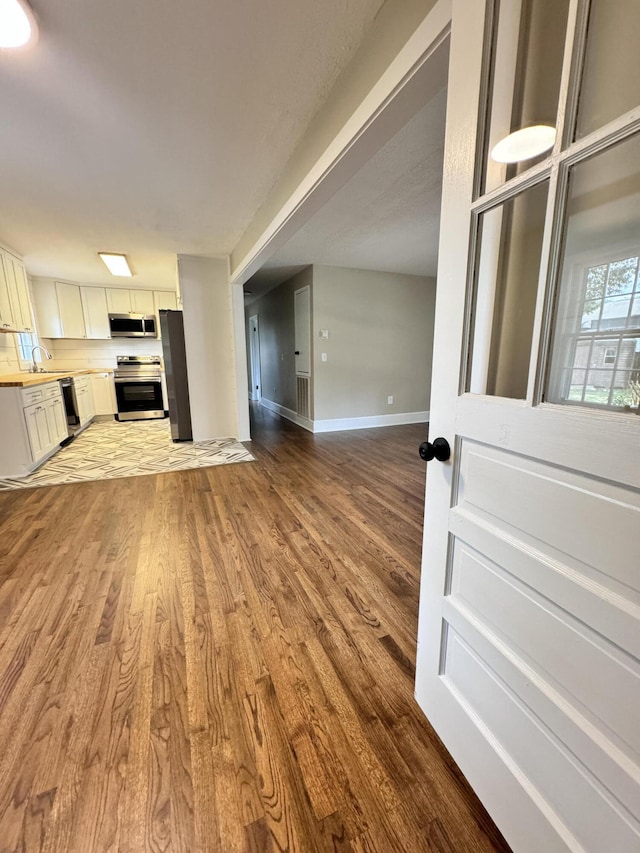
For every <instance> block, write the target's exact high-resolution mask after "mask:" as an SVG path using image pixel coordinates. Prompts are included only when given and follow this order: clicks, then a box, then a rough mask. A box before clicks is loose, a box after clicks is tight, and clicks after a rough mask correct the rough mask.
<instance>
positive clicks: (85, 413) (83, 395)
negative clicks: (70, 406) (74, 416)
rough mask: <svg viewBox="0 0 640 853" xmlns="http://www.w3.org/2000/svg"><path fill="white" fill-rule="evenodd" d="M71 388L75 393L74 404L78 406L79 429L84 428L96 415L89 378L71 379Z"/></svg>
mask: <svg viewBox="0 0 640 853" xmlns="http://www.w3.org/2000/svg"><path fill="white" fill-rule="evenodd" d="M73 387H74V390H75V392H76V404H77V406H78V417H79V418H80V427H81V428H84V427H85V426H87V425H88V424H89V423H90V422H91V421H92V420H93V418H94V417H95V414H96V407H95V405H94V402H93V392H92V390H91V380H90V378H89V376H75V377H74V379H73Z"/></svg>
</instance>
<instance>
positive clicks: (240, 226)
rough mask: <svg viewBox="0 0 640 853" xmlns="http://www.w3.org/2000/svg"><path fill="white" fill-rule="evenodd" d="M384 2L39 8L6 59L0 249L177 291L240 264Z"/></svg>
mask: <svg viewBox="0 0 640 853" xmlns="http://www.w3.org/2000/svg"><path fill="white" fill-rule="evenodd" d="M382 3H383V0H349V2H345V0H322V2H318V0H295V2H291V0H269V2H268V3H265V2H263V0H234V2H229V0H179V2H176V0H135V2H132V0H109V2H104V0H33V2H32V6H33V8H34V11H35V12H36V14H37V16H38V19H39V25H40V41H39V43H38V44H37V45H36V47H35V48H34V49H32V50H30V51H27V52H23V53H22V54H20V53H13V54H12V53H10V52H7V51H4V52H2V53H0V115H1V116H2V135H1V137H0V186H1V187H2V205H1V209H0V240H1V241H2V242H4V243H6V244H8V245H9V246H10V247H12V248H13V249H15V250H16V251H17V252H19V253H20V254H22V255H23V256H24V257H25V260H26V264H27V269H28V271H29V272H30V273H31V274H34V275H51V276H57V277H61V278H66V279H70V280H74V281H81V282H87V283H95V284H109V283H110V281H113V279H111V278H110V276H109V274H108V273H107V272H106V270H105V269H104V268H103V266H102V263H101V262H100V261H99V260H98V258H97V256H96V253H97V252H98V251H113V252H124V253H126V254H127V255H128V256H129V257H130V259H131V263H132V266H133V268H134V270H135V272H136V279H134V281H135V282H136V284H138V285H141V286H145V285H146V286H156V287H172V286H173V284H174V282H175V255H176V254H177V253H187V254H189V253H192V254H207V255H225V254H228V253H229V252H230V251H231V249H232V248H233V247H234V245H235V244H236V242H237V241H238V239H239V237H240V235H241V234H242V233H243V232H244V230H245V229H246V227H247V225H248V224H249V222H250V221H251V220H252V218H253V217H254V215H255V213H256V211H257V210H258V208H259V207H260V205H261V204H262V203H263V202H264V200H265V199H266V197H267V195H268V193H269V190H270V189H271V187H272V186H273V184H274V182H275V181H276V179H277V178H278V176H279V175H280V173H281V172H282V170H283V168H284V166H285V164H286V162H287V160H288V159H289V157H290V156H291V154H292V152H293V150H294V149H295V147H296V145H297V144H298V143H299V142H300V140H301V138H302V136H303V133H304V131H305V129H306V127H307V126H308V124H309V122H310V121H311V119H312V118H313V116H314V114H315V113H316V112H317V110H318V109H319V107H320V106H321V104H322V103H323V101H324V100H325V99H326V97H327V95H328V93H329V91H330V90H331V87H332V86H333V85H334V83H335V82H336V80H337V78H338V75H339V73H340V72H341V70H342V69H343V68H344V67H345V66H346V65H347V64H348V62H349V61H350V60H351V58H352V57H353V55H354V53H355V51H356V49H357V47H358V45H359V44H360V42H361V41H362V38H363V36H364V34H365V33H366V31H367V29H368V28H369V26H370V24H371V22H372V21H373V18H374V17H375V15H376V13H377V11H378V9H379V8H380V6H381V5H382Z"/></svg>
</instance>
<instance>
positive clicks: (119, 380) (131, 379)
mask: <svg viewBox="0 0 640 853" xmlns="http://www.w3.org/2000/svg"><path fill="white" fill-rule="evenodd" d="M114 381H115V383H116V385H118V384H120V383H122V382H159V383H162V377H161V376H116V378H115V380H114Z"/></svg>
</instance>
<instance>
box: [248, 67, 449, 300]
mask: <svg viewBox="0 0 640 853" xmlns="http://www.w3.org/2000/svg"><path fill="white" fill-rule="evenodd" d="M445 86H446V80H445V79H443V80H442V88H441V89H440V91H439V92H438V94H437V95H436V96H435V97H434V98H433V99H432V100H431V101H430V102H429V103H428V104H426V106H424V107H423V108H422V109H421V110H420V112H419V113H418V114H417V115H416V116H415V117H414V118H413V119H411V121H409V122H408V124H407V125H405V127H403V128H402V129H401V130H400V131H399V132H398V133H397V134H396V135H395V136H394V137H393V138H392V139H391V140H390V141H389V142H388V143H387V144H386V145H384V146H383V147H382V148H381V149H380V150H379V151H378V152H377V154H375V155H374V156H373V157H372V158H371V159H370V160H369V162H368V163H367V164H366V165H365V166H363V167H362V168H361V169H360V171H359V172H357V174H356V175H354V177H353V178H352V179H351V180H350V181H349V182H348V183H347V184H345V185H344V186H343V187H342V189H341V190H339V191H338V192H337V193H336V194H335V195H334V196H333V197H332V198H331V200H330V201H329V202H328V203H327V204H326V205H325V206H324V207H323V208H322V209H321V210H320V211H318V213H316V214H315V215H314V216H313V217H312V218H311V219H310V220H309V221H308V222H307V223H306V225H305V226H304V227H303V228H301V229H300V230H299V231H298V233H297V234H296V235H295V237H293V238H292V239H291V240H290V241H289V242H288V243H287V244H286V245H285V246H284V247H283V248H282V249H280V250H279V251H278V252H276V253H275V254H274V256H273V257H272V258H271V259H270V260H269V261H268V262H267V263H266V264H265V265H264V266H263V267H262V269H261V270H260V271H259V272H258V273H256V275H255V276H253V278H251V279H250V280H249V281H248V282H247V285H246V289H247V290H249V291H251V301H254V300H255V299H256V298H257V297H258V296H260V295H261V294H263V293H265V292H266V291H268V290H269V289H271V288H273V287H275V286H276V285H278V284H280V283H281V282H282V281H285V280H286V279H287V278H290V277H291V276H292V275H295V274H296V273H297V272H299V271H300V270H301V269H303V268H304V267H305V266H306V265H308V264H311V263H314V264H326V265H329V266H341V267H351V268H355V269H371V270H384V271H387V272H395V273H404V274H406V275H427V276H435V274H436V268H437V261H438V236H439V231H440V201H441V196H442V168H443V152H444V129H445V117H446V115H445V114H446V88H445Z"/></svg>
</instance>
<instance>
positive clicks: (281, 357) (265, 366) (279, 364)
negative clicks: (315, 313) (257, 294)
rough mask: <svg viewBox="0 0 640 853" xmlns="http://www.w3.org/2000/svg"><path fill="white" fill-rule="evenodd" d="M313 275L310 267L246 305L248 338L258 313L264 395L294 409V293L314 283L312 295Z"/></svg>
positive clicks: (274, 401)
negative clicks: (253, 320) (254, 317)
mask: <svg viewBox="0 0 640 853" xmlns="http://www.w3.org/2000/svg"><path fill="white" fill-rule="evenodd" d="M312 278H313V275H312V268H311V267H307V268H306V269H304V270H302V272H300V273H298V275H296V276H294V277H293V278H290V279H289V280H288V281H285V282H284V283H283V284H280V285H279V286H278V287H276V288H275V289H274V290H270V291H269V293H267V294H265V295H264V296H263V297H262V299H258V300H256V301H255V302H253V303H252V304H251V305H248V306H247V307H246V308H245V319H246V324H247V325H246V328H247V339H248V337H249V317H253V315H254V314H257V315H258V324H259V328H260V370H261V376H262V396H263V397H266V399H267V400H271V402H273V403H278V404H279V405H281V406H284V407H285V408H287V409H291V410H292V411H294V412H295V410H296V366H295V355H294V352H295V340H294V312H293V293H294V291H295V290H298V288H300V287H304V286H305V285H307V284H308V285H311V288H312V298H313V284H312ZM247 358H248V359H249V361H248V363H249V365H250V364H251V360H250V356H249V355H247Z"/></svg>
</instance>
